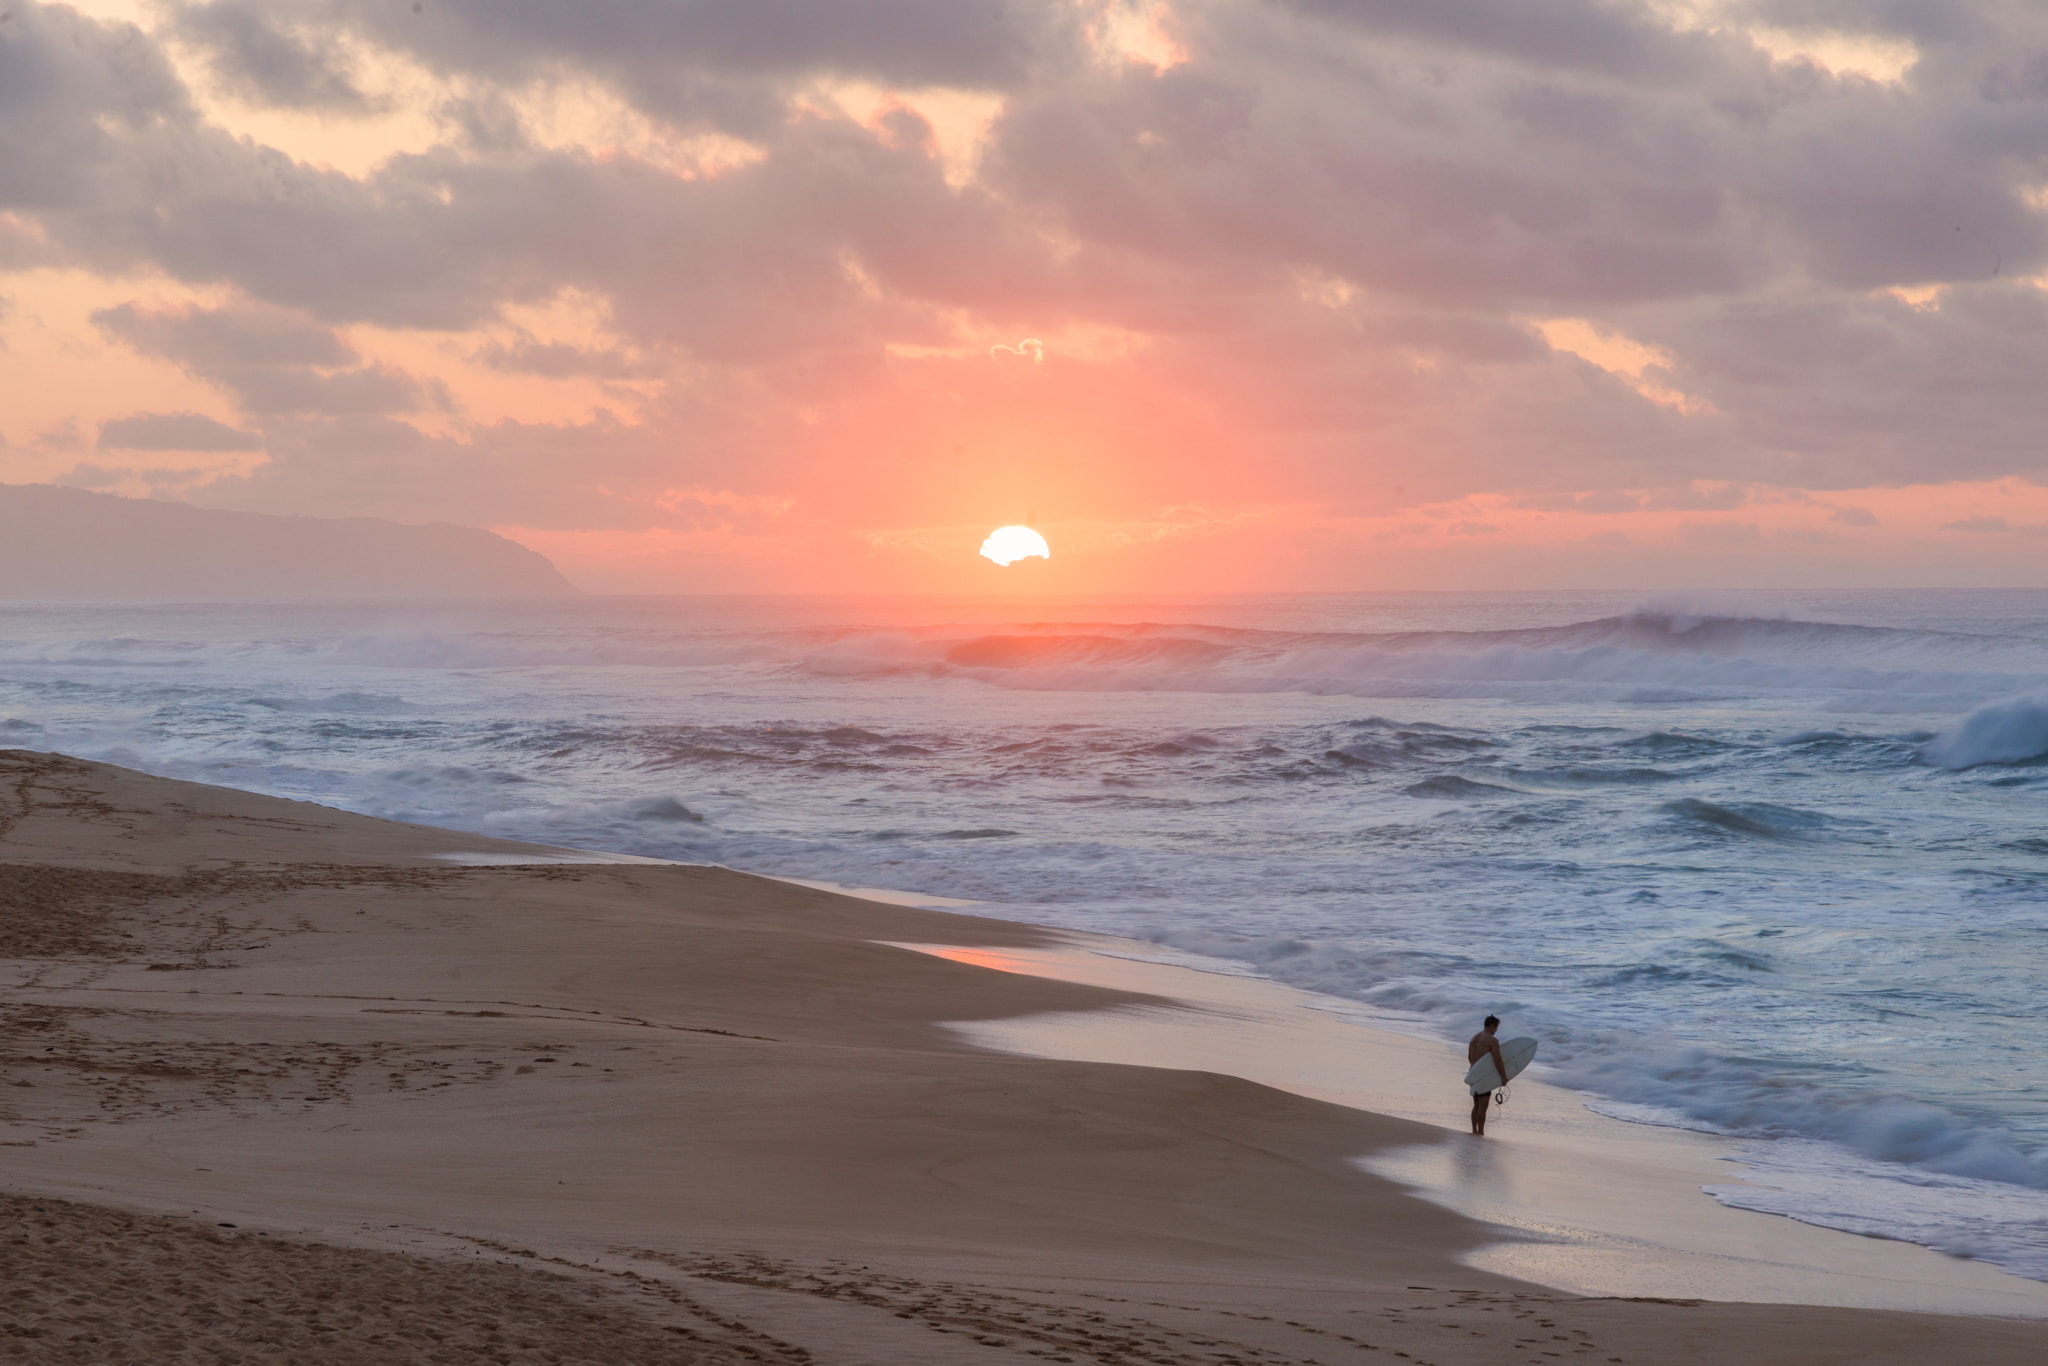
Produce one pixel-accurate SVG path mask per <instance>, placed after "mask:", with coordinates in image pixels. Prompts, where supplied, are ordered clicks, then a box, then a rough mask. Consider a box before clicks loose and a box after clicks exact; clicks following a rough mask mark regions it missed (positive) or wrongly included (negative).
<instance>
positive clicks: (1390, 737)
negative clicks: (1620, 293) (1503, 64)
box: [0, 590, 2048, 1280]
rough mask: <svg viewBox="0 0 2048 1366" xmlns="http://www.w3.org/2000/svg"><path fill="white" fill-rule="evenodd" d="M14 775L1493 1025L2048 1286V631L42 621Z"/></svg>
mask: <svg viewBox="0 0 2048 1366" xmlns="http://www.w3.org/2000/svg"><path fill="white" fill-rule="evenodd" d="M0 741H4V743H6V744H9V745H13V746H19V747H25V748H31V749H50V750H61V751H64V752H67V753H71V754H77V755H81V756H84V757H88V758H94V759H104V760H108V761H111V762H114V763H119V764H126V765H129V766H132V767H135V768H140V769H144V770H147V771H149V772H152V773H159V774H166V775H170V776H174V777H182V778H192V779H197V780H201V781H206V782H213V783H222V784H227V785H230V786H234V787H242V788H248V789H252V790H255V791H260V792H267V793H273V794H277V795H282V796H291V797H302V798H310V799H312V800H315V801H320V802H325V803H328V804H331V805H334V806H338V807H342V808H345V809H348V810H353V811H360V812H365V813H368V814H371V815H377V816H386V817H392V818H396V819H401V820H408V821H419V822H425V823H429V824H435V825H442V826H449V827H453V828H457V829H462V830H471V831H477V832H481V833H486V834H491V835H500V836H506V837H511V838H517V839H528V840H539V841H543V842H546V843H551V844H559V845H569V846H576V847H583V848H590V849H596V850H606V851H615V852H624V853H633V854H644V855H653V856H657V857H661V858H670V859H680V860H687V861H692V862H715V863H721V864H726V865H729V866H731V867H735V868H742V869H748V870H753V871H758V872H763V873H770V874H776V875H780V876H790V877H800V878H810V879H825V880H830V881H833V882H836V883H840V884H844V885H854V886H866V887H882V888H893V889H899V890H905V891H911V892H916V893H921V894H925V895H930V896H936V897H948V898H961V899H965V900H969V901H972V902H975V903H978V904H977V905H975V906H973V907H970V908H968V909H970V910H971V911H977V912H981V913H986V914H992V915H1001V916H1005V917H1011V918H1016V919H1022V920H1030V921H1036V922H1039V923H1043V924H1049V925H1058V926H1066V927H1072V928H1078V929H1087V930H1098V931H1104V932H1109V933H1115V934H1120V935H1128V936H1134V937H1137V938H1141V939H1147V940H1151V941H1154V942H1156V943H1158V944H1160V945H1162V946H1164V947H1165V948H1166V949H1169V950H1173V951H1176V952H1179V953H1184V954H1199V955H1203V956H1205V957H1208V958H1213V959H1222V960H1228V961H1229V962H1231V963H1234V964H1236V965H1238V966H1239V967H1240V968H1241V969H1242V970H1249V971H1256V972H1259V973H1262V974H1266V975H1268V976H1271V977H1274V978H1277V979H1280V980H1282V981H1285V982H1288V983H1290V984H1293V985H1296V986H1300V987H1305V988H1309V989H1312V990H1315V991H1318V992H1322V993H1326V994H1328V995H1329V996H1332V997H1336V998H1341V999H1342V1000H1343V1001H1345V1002H1347V1003H1349V1004H1348V1006H1347V1007H1345V1008H1346V1009H1348V1010H1350V1011H1352V1012H1354V1013H1355V1014H1356V1015H1357V1016H1358V1017H1359V1018H1360V1019H1361V1020H1364V1021H1366V1022H1368V1023H1371V1024H1374V1025H1377V1026H1379V1027H1383V1028H1392V1029H1397V1030H1401V1031H1404V1032H1408V1033H1411V1034H1426V1035H1430V1036H1437V1037H1442V1038H1446V1039H1454V1040H1460V1041H1462V1040H1463V1039H1464V1038H1465V1037H1466V1036H1467V1035H1468V1034H1470V1033H1471V1032H1472V1031H1473V1030H1474V1029H1476V1028H1477V1027H1478V1022H1479V1019H1480V1017H1481V1016H1483V1015H1485V1014H1487V1013H1488V1012H1489V1011H1490V1012H1493V1013H1497V1014H1499V1015H1501V1016H1503V1017H1505V1019H1506V1022H1507V1023H1506V1029H1505V1031H1504V1032H1505V1033H1507V1034H1511V1035H1513V1034H1533V1035H1535V1036H1537V1037H1538V1038H1540V1039H1541V1040H1542V1041H1543V1053H1542V1055H1541V1059H1542V1061H1541V1063H1540V1064H1539V1072H1540V1074H1541V1075H1543V1076H1545V1077H1546V1079H1548V1080H1550V1081H1553V1082H1556V1083H1559V1084H1562V1085H1565V1086H1569V1087H1574V1088H1577V1089H1579V1090H1581V1091H1582V1092H1584V1093H1585V1094H1586V1096H1587V1102H1588V1104H1589V1105H1591V1106H1592V1107H1593V1108H1595V1109H1596V1110H1599V1111H1601V1112H1603V1113H1606V1114H1609V1115H1612V1116H1614V1117H1616V1118H1617V1119H1623V1120H1629V1121H1633V1122H1637V1123H1648V1124H1666V1125H1676V1126H1682V1127H1687V1128H1694V1129H1701V1130H1707V1131H1711V1132H1714V1133H1719V1134H1726V1135H1730V1136H1733V1137H1735V1138H1738V1139H1739V1140H1741V1141H1742V1143H1743V1149H1742V1156H1743V1161H1744V1163H1745V1164H1746V1165H1747V1167H1748V1169H1749V1170H1748V1171H1747V1173H1745V1178H1746V1182H1747V1184H1735V1183H1733V1182H1732V1180H1731V1184H1729V1185H1728V1186H1725V1187H1715V1188H1713V1194H1714V1195H1715V1196H1716V1198H1719V1199H1721V1200H1724V1201H1726V1202H1727V1203H1730V1204H1738V1205H1741V1206H1743V1207H1745V1208H1751V1209H1758V1210H1764V1211H1768V1212H1773V1213H1778V1214H1783V1215H1787V1216H1790V1217H1793V1218H1798V1219H1802V1220H1806V1221H1808V1222H1811V1223H1816V1224H1822V1225H1826V1226H1829V1227H1834V1228H1841V1229H1846V1230H1850V1231H1854V1232H1858V1233H1866V1234H1873V1235H1878V1236H1884V1237H1891V1238H1900V1239H1906V1240H1909V1241H1913V1242H1918V1243H1922V1244H1925V1245H1927V1246H1929V1247H1934V1248H1938V1249H1941V1250H1944V1251H1948V1252H1952V1253H1956V1254H1959V1255H1967V1256H1973V1257H1978V1258H1983V1259H1986V1260H1989V1261H1992V1262H1994V1263H1997V1264H1998V1265H2000V1266H2003V1267H2005V1268H2007V1269H2008V1270H2010V1271H2012V1272H2014V1273H2016V1274H2018V1275H2022V1276H2028V1277H2032V1278H2035V1279H2041V1280H2048V1060H2044V1054H2048V1039H2044V1038H2043V1037H2042V1036H2041V1031H2040V1027H2039V1026H2040V1023H2041V1021H2042V1018H2043V1011H2042V1007H2041V1001H2042V996H2043V993H2044V991H2048V592H2043V591H2018V590H2015V591H1965V590H1956V591H1926V592H1885V593H1851V592H1834V593H1829V592H1797V593H1795V592H1784V593H1743V594H1725V595H1702V596H1698V597H1694V598H1690V599H1687V600H1684V601H1675V600H1674V601H1658V600H1648V599H1645V598H1643V597H1642V596H1640V595H1633V594H1615V593H1527V594H1343V595H1302V596H1263V597H1234V598H1201V599H1196V598H1187V599H1178V598H1169V599H1153V600H1136V599H1115V600H1109V599H1104V600H1071V599H1070V600H1062V601H1057V602H1038V601H1026V600H1011V601H967V600H945V599H938V598H929V599H910V598H899V599H886V600H885V599H861V600H856V599H826V598H813V599H806V598H755V599H742V598H589V599H582V600H569V601H545V602H504V603H441V604H338V605H307V604H240V605H222V604H204V605H201V604H194V605H171V606H162V605H150V606H143V605H80V604H43V605H24V604H14V605H9V606H6V607H0ZM1447 1103H1449V1104H1450V1105H1451V1106H1452V1108H1453V1109H1454V1110H1455V1109H1456V1108H1458V1105H1457V1101H1456V1097H1455V1096H1453V1097H1452V1100H1451V1101H1450V1102H1447ZM1449 1118H1450V1120H1451V1121H1453V1122H1455V1121H1456V1119H1457V1115H1456V1114H1450V1115H1449ZM1734 1174H1735V1173H1733V1172H1731V1177H1732V1176H1733V1175H1734Z"/></svg>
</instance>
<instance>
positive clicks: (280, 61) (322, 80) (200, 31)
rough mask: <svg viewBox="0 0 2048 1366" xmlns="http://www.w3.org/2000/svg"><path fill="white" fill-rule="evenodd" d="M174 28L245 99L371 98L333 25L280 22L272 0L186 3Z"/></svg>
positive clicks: (344, 105) (311, 103) (283, 102)
mask: <svg viewBox="0 0 2048 1366" xmlns="http://www.w3.org/2000/svg"><path fill="white" fill-rule="evenodd" d="M174 31H175V32H176V34H177V36H178V37H179V38H181V39H183V40H184V41H185V42H187V43H190V44H192V45H193V46H195V47H197V48H199V49H201V50H202V51H204V52H205V53H206V55H207V59H208V62H209V65H210V66H211V68H212V70H213V73H214V74H215V76H216V77H217V78H219V79H220V80H221V81H223V82H224V83H225V84H227V85H228V86H229V87H231V88H233V89H235V90H236V91H237V92H238V93H240V94H241V95H242V96H243V97H244V98H246V99H249V100H251V101H254V102H260V103H264V104H269V105H273V106H277V107H279V108H285V109H310V110H321V111H328V112H341V113H361V112H364V111H366V110H367V109H368V108H369V107H370V105H371V101H370V100H369V98H368V97H367V96H366V95H365V94H364V93H363V91H362V90H360V89H358V88H357V86H356V83H355V80H354V79H353V75H352V72H351V70H350V68H351V66H352V65H353V63H352V62H351V61H350V58H349V55H348V53H347V51H346V50H345V49H344V48H343V46H342V45H341V43H340V42H339V41H338V38H339V34H338V33H337V31H336V30H334V29H332V28H327V29H324V30H323V29H320V28H312V27H302V26H295V25H292V24H290V23H288V22H279V7H278V6H277V5H276V4H275V3H265V4H261V5H257V4H250V3H247V0H218V2H217V3H214V4H204V5H190V6H187V7H185V8H184V9H183V10H181V11H179V12H178V14H177V18H176V22H175V28H174Z"/></svg>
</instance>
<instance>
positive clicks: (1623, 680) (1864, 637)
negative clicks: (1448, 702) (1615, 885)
mask: <svg viewBox="0 0 2048 1366" xmlns="http://www.w3.org/2000/svg"><path fill="white" fill-rule="evenodd" d="M790 664H791V666H792V667H795V668H797V669H800V670H802V671H804V672H808V673H811V674H813V675H815V676H820V677H833V678H849V677H861V676H877V677H880V676H891V675H902V674H925V675H931V676H935V677H959V678H965V679H973V680H976V681H979V682H983V683H987V684H991V685H994V686H998V687H1004V688H1012V689H1028V690H1051V691H1192V692H1302V693H1310V694H1321V695H1338V696H1361V697H1366V696H1381V697H1446V698H1457V697H1475V698H1477V697H1509V698H1515V699H1520V700H1532V701H1544V700H1557V701H1586V700H1594V699H1597V698H1607V699H1610V700H1614V701H1621V702H1678V701H1692V700H1704V699H1714V698H1725V697H1746V696H1753V695H1758V694H1769V693H1791V694H1797V695H1804V696H1806V697H1809V698H1811V699H1814V700H1817V701H1820V700H1824V701H1826V702H1827V703H1828V704H1829V705H1832V706H1835V707H1838V708H1842V709H1847V710H1863V711H1879V712H1883V711H1911V710H1923V709H1936V710H1953V709H1955V708H1956V707H1959V706H1972V705H1976V704H1977V703H1979V702H1981V701H1983V700H1984V699H1986V698H1987V697H1990V696H1995V695H1997V694H1998V693H2000V692H2011V691H2012V690H2013V688H2014V686H2015V685H2016V684H2017V683H2019V682H2020V680H2022V679H2025V678H2029V677H2032V676H2035V675H2037V674H2038V673H2039V672H2041V671H2043V670H2044V669H2048V642H2042V641H2039V640H2034V639H2031V638H2012V637H1999V636H1990V635H1974V634H1970V633H1965V632H1944V631H1928V630H1907V629H1901V628H1894V627H1872V626H1852V625H1841V624H1835V623H1828V622H1812V621H1796V620H1786V619H1768V618H1755V617H1700V618H1692V617H1682V616H1678V615H1674V614H1669V613H1656V612H1637V613H1632V614H1629V615H1625V616H1616V617H1603V618H1598V619H1595V620H1590V621H1583V622H1577V623H1573V624H1569V625H1564V626H1546V627H1530V628H1516V629H1505V630H1483V631H1406V632H1383V633H1361V632H1353V633H1341V632H1282V631H1271V630H1260V629H1252V628H1244V627H1224V626H1210V625H1199V624H1183V625H1161V624H1158V623H1140V624H1135V625H1108V624H1102V623H1035V624H1031V625H1024V626H1013V627H1010V628H1007V629H1004V630H1002V631H998V632H990V633H988V634H977V635H961V634H959V633H957V632H952V631H940V630H929V629H917V630H892V631H887V632H852V633H845V634H842V635H839V636H836V637H834V638H833V639H831V640H829V641H820V642H817V643H816V644H815V645H814V646H813V647H811V648H807V649H805V650H803V651H802V652H801V653H800V654H799V655H798V656H797V657H796V658H794V659H792V660H791V661H790ZM1639 743H1640V746H1641V747H1642V748H1643V749H1644V750H1645V751H1646V752H1647V753H1652V754H1656V755H1657V756H1658V757H1659V758H1665V757H1675V756H1681V755H1682V756H1686V757H1706V756H1708V755H1711V754H1712V753H1713V752H1715V751H1716V750H1717V749H1719V748H1721V747H1722V746H1723V745H1724V744H1725V742H1719V741H1713V740H1708V739H1704V738H1702V737H1698V736H1690V735H1685V734H1680V733H1668V734H1667V733H1659V734H1655V735H1651V736H1645V737H1643V738H1642V739H1641V741H1640V742H1639Z"/></svg>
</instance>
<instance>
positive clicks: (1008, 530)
mask: <svg viewBox="0 0 2048 1366" xmlns="http://www.w3.org/2000/svg"><path fill="white" fill-rule="evenodd" d="M981 555H982V558H983V559H987V560H993V561H995V562H996V563H997V564H1000V565H1010V564H1015V563H1016V562H1017V561H1018V560H1023V559H1029V558H1030V557H1031V556H1033V555H1036V556H1037V557H1038V558H1039V559H1041V560H1050V559H1051V558H1052V547H1050V546H1048V545H1047V544H1046V543H1045V537H1043V536H1041V535H1039V534H1038V533H1037V532H1035V531H1033V530H1032V529H1031V528H1030V527H1028V526H999V527H997V528H996V529H995V530H994V531H991V532H990V533H989V534H988V539H987V540H985V541H983V542H982V543H981Z"/></svg>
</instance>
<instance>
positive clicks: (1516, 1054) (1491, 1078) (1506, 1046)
mask: <svg viewBox="0 0 2048 1366" xmlns="http://www.w3.org/2000/svg"><path fill="white" fill-rule="evenodd" d="M1535 1056H1536V1041H1535V1040H1534V1039H1509V1040H1508V1041H1507V1042H1505V1043H1503V1044H1502V1045H1501V1046H1500V1060H1501V1061H1502V1062H1504V1063H1506V1064H1507V1065H1508V1074H1507V1076H1505V1077H1503V1076H1501V1074H1500V1069H1499V1068H1498V1067H1495V1066H1494V1065H1493V1054H1491V1053H1488V1054H1487V1055H1486V1056H1485V1057H1483V1058H1481V1059H1480V1060H1479V1061H1478V1062H1475V1063H1473V1064H1472V1070H1471V1071H1470V1072H1467V1073H1466V1074H1465V1089H1466V1090H1468V1091H1470V1092H1471V1093H1472V1094H1473V1095H1475V1096H1476V1095H1478V1094H1479V1093H1480V1092H1481V1091H1491V1090H1493V1089H1494V1088H1495V1087H1496V1086H1505V1085H1507V1084H1508V1083H1509V1082H1511V1081H1513V1080H1514V1079H1515V1078H1516V1077H1519V1076H1520V1075H1522V1069H1523V1068H1525V1067H1527V1066H1528V1065H1529V1059H1531V1058H1533V1057H1535Z"/></svg>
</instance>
